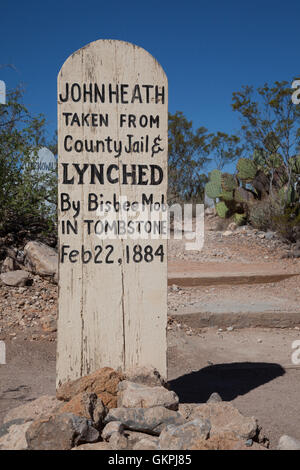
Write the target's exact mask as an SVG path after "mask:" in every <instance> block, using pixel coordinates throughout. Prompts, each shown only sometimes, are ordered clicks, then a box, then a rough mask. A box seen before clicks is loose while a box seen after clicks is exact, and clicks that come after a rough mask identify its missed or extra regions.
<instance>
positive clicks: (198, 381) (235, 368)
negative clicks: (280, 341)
mask: <svg viewBox="0 0 300 470" xmlns="http://www.w3.org/2000/svg"><path fill="white" fill-rule="evenodd" d="M284 374H285V370H284V369H283V368H282V367H281V366H280V365H279V364H273V363H266V362H234V363H230V364H215V365H211V366H208V367H204V369H201V370H199V371H196V372H192V373H191V374H187V375H182V376H180V377H178V378H177V379H174V380H171V381H170V382H169V383H170V388H171V389H172V390H174V392H176V393H177V395H178V396H179V400H180V402H181V403H205V402H206V401H207V400H208V398H209V397H210V395H211V394H212V393H213V392H218V393H219V395H220V396H221V397H222V400H223V401H232V400H234V399H235V398H236V397H237V396H239V395H245V394H246V393H248V392H249V391H250V390H253V389H254V388H257V387H260V386H261V385H263V384H265V383H267V382H270V381H271V380H274V379H276V378H277V377H280V376H282V375H284Z"/></svg>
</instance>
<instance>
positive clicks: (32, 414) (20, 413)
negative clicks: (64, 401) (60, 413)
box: [3, 395, 61, 423]
mask: <svg viewBox="0 0 300 470" xmlns="http://www.w3.org/2000/svg"><path fill="white" fill-rule="evenodd" d="M60 405H61V403H60V402H59V401H58V400H57V399H56V398H55V397H53V396H51V395H43V396H41V397H39V398H37V399H36V400H33V401H31V402H29V403H26V405H21V406H17V407H16V408H13V409H12V410H10V411H9V412H8V413H6V415H5V416H4V419H3V422H4V423H7V422H9V421H11V420H14V419H23V420H24V421H25V422H26V421H35V420H37V419H39V418H42V417H43V416H48V415H50V414H52V413H53V412H54V411H55V410H56V409H58V407H59V406H60Z"/></svg>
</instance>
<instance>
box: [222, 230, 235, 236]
mask: <svg viewBox="0 0 300 470" xmlns="http://www.w3.org/2000/svg"><path fill="white" fill-rule="evenodd" d="M232 234H233V232H232V231H231V230H226V231H225V232H223V237H230V235H232Z"/></svg>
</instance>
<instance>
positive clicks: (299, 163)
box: [290, 155, 300, 175]
mask: <svg viewBox="0 0 300 470" xmlns="http://www.w3.org/2000/svg"><path fill="white" fill-rule="evenodd" d="M290 160H291V168H292V171H293V172H294V173H295V174H296V175H300V155H297V156H296V157H293V158H291V159H290Z"/></svg>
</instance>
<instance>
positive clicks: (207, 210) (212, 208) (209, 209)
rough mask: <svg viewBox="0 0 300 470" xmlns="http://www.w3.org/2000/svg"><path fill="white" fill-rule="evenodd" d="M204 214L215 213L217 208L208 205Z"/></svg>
mask: <svg viewBox="0 0 300 470" xmlns="http://www.w3.org/2000/svg"><path fill="white" fill-rule="evenodd" d="M204 215H215V208H214V207H207V208H206V209H205V211H204Z"/></svg>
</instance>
